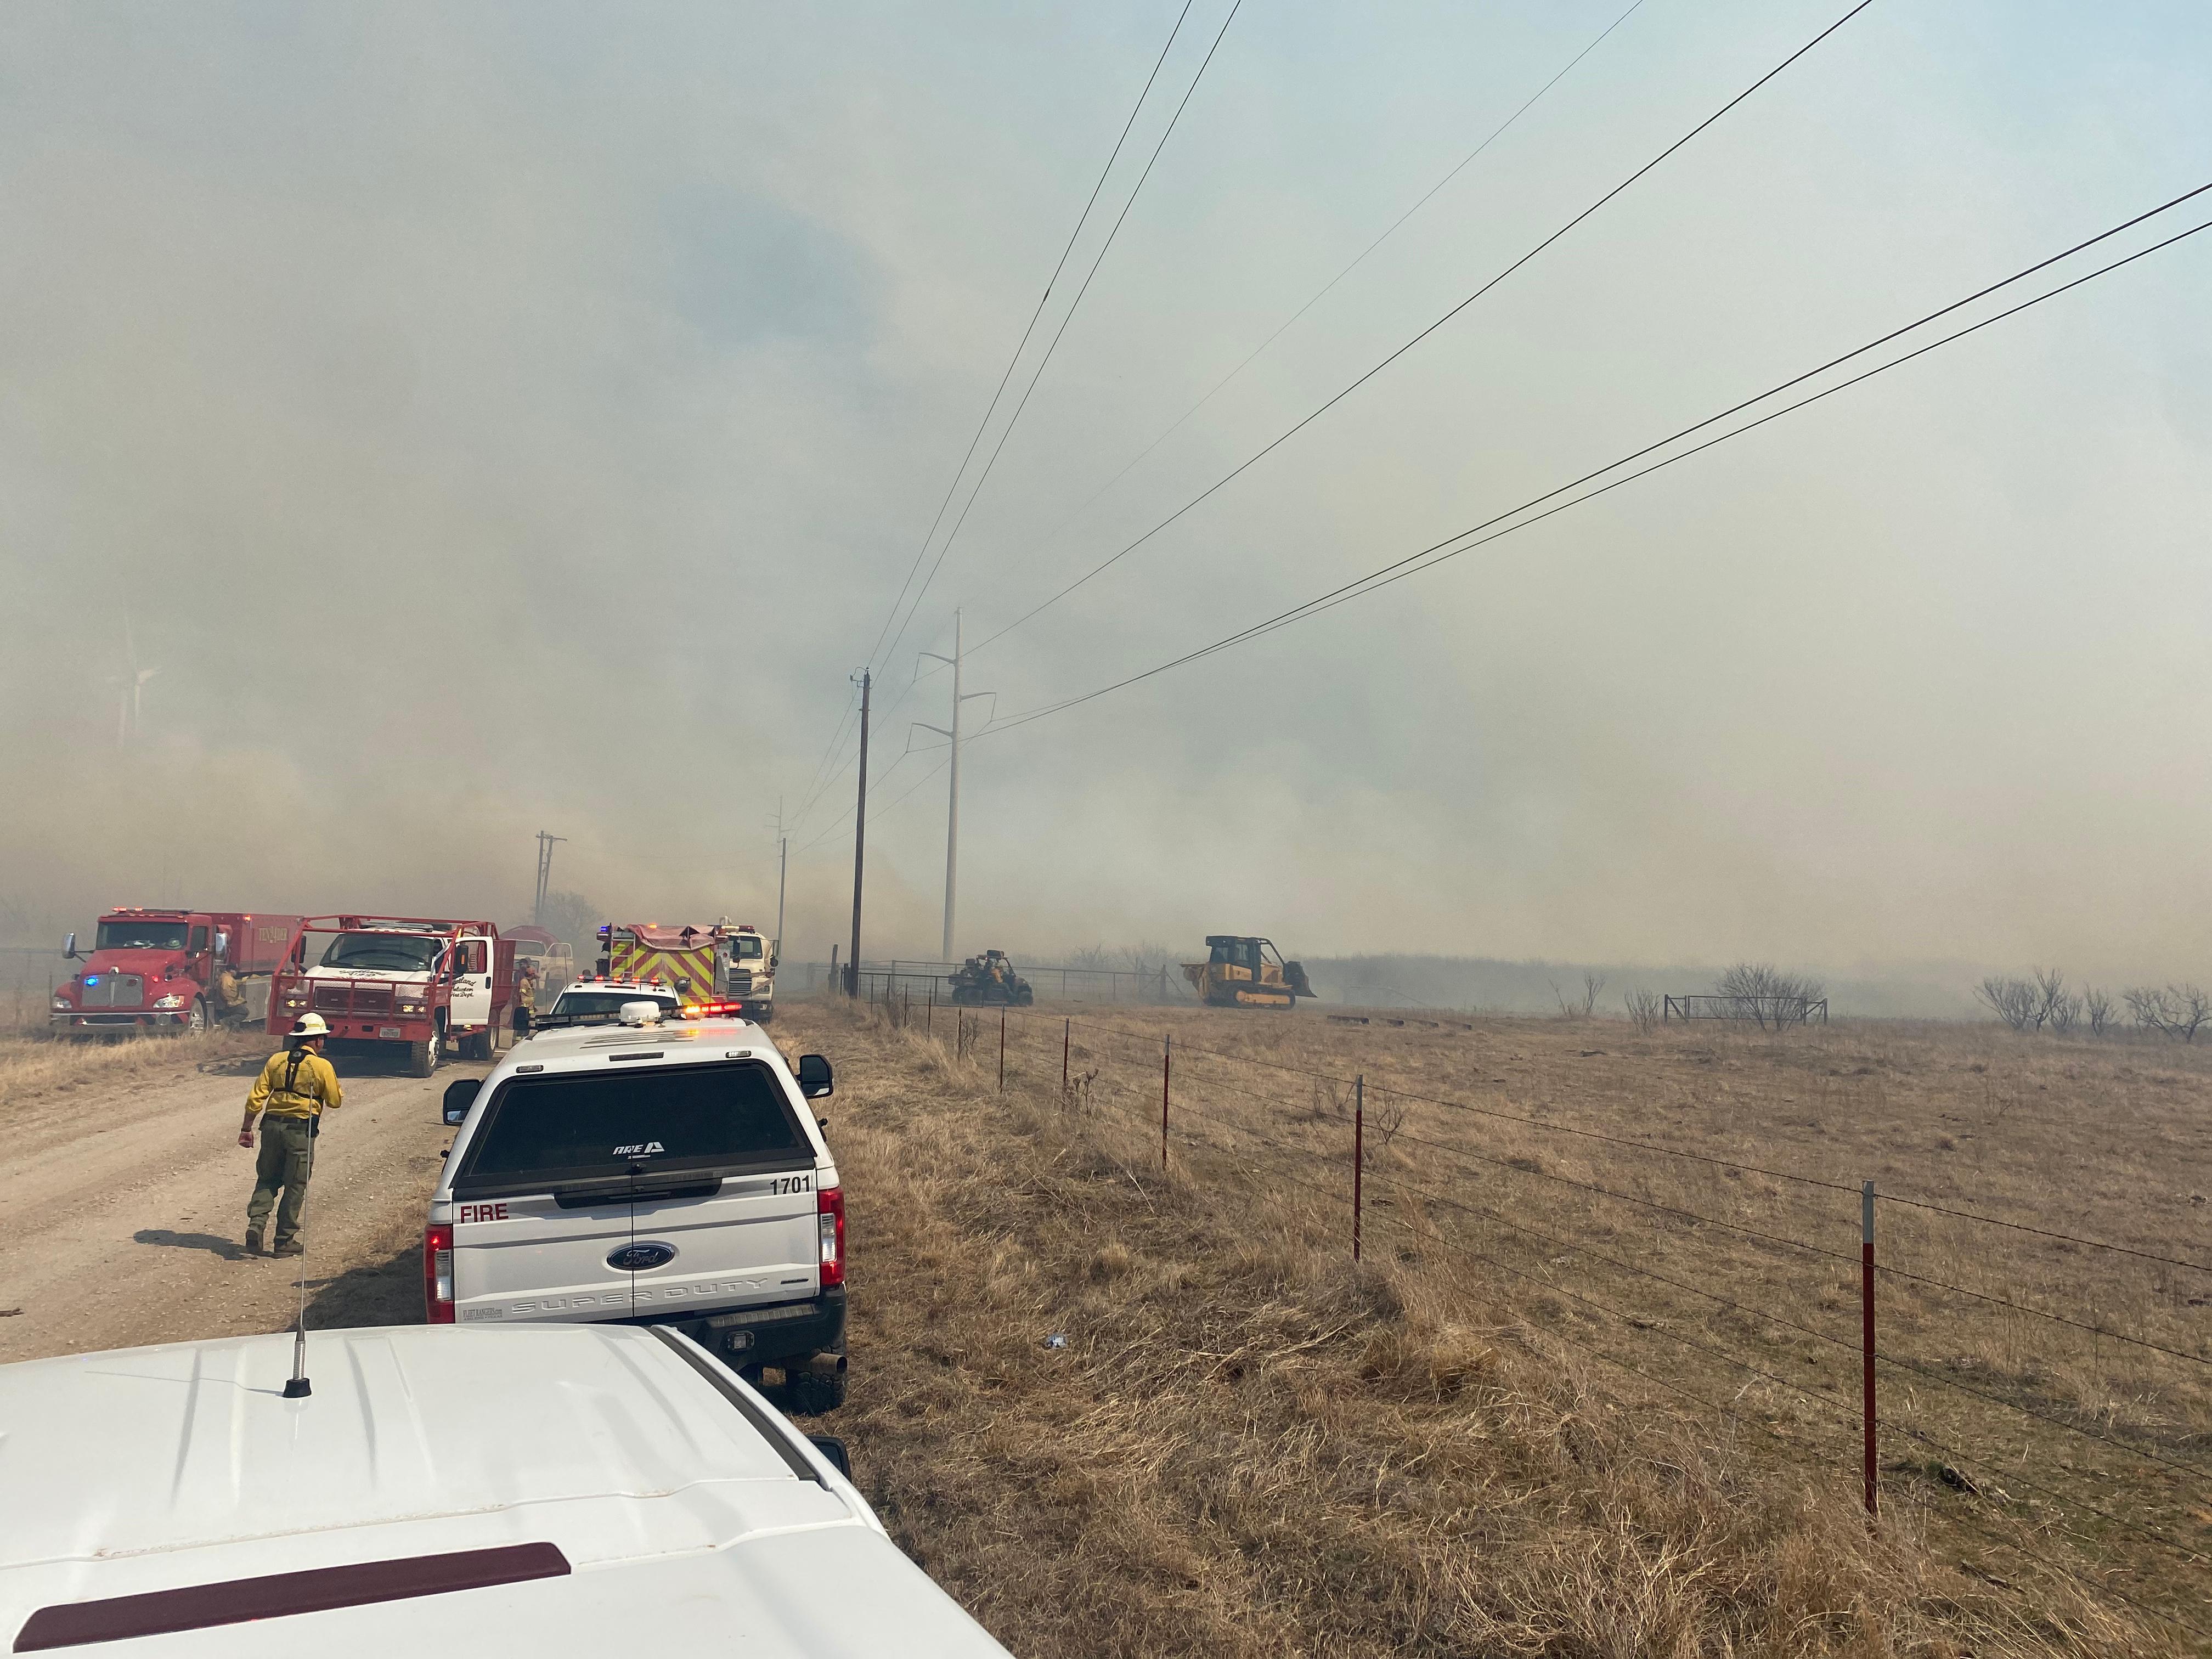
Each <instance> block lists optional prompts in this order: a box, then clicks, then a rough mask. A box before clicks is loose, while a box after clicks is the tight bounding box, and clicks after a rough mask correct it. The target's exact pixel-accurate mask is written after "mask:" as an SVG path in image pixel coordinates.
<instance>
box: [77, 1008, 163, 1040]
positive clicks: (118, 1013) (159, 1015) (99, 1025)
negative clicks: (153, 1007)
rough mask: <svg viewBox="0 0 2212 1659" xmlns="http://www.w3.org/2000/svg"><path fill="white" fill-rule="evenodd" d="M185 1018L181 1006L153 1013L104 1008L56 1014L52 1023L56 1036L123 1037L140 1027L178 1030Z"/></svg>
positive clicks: (148, 1029)
mask: <svg viewBox="0 0 2212 1659" xmlns="http://www.w3.org/2000/svg"><path fill="white" fill-rule="evenodd" d="M185 1018H186V1015H185V1010H183V1009H181V1008H179V1009H175V1010H171V1009H167V1008H163V1009H161V1010H158V1011H155V1012H133V1011H131V1010H130V1009H127V1008H120V1009H102V1010H101V1011H100V1012H98V1013H96V1014H55V1015H53V1016H52V1018H51V1020H50V1022H49V1024H50V1029H51V1030H52V1031H53V1033H54V1035H55V1036H125V1035H127V1034H128V1033H130V1032H131V1031H139V1030H145V1031H160V1030H178V1029H179V1028H180V1027H182V1026H183V1024H184V1023H185Z"/></svg>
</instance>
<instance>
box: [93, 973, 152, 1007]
mask: <svg viewBox="0 0 2212 1659" xmlns="http://www.w3.org/2000/svg"><path fill="white" fill-rule="evenodd" d="M94 977H96V978H97V979H98V980H99V981H100V983H99V984H97V985H94V983H93V982H92V981H90V980H87V981H85V984H84V994H83V996H82V999H81V1000H79V1003H78V1006H80V1007H84V1008H136V1007H137V1006H139V1004H141V1003H143V1001H145V1000H146V976H145V975H143V974H100V975H95V976H94Z"/></svg>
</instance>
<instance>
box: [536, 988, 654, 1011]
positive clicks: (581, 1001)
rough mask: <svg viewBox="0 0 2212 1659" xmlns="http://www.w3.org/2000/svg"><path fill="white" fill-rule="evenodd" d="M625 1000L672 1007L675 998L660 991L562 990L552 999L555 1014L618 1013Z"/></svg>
mask: <svg viewBox="0 0 2212 1659" xmlns="http://www.w3.org/2000/svg"><path fill="white" fill-rule="evenodd" d="M625 1002H652V1003H657V1004H659V1006H661V1007H663V1008H667V1009H671V1010H672V1009H673V1008H674V1007H675V1006H676V999H675V998H674V997H671V996H670V995H668V994H665V992H660V991H563V992H562V993H561V994H560V996H559V997H558V998H557V999H556V1000H555V1001H554V1004H553V1012H555V1013H556V1014H618V1013H620V1012H622V1010H623V1004H624V1003H625Z"/></svg>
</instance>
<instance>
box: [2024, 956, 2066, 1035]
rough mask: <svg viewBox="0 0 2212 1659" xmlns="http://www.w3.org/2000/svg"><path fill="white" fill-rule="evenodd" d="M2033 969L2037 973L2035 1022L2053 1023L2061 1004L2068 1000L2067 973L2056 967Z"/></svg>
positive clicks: (2040, 1024) (2041, 1023)
mask: <svg viewBox="0 0 2212 1659" xmlns="http://www.w3.org/2000/svg"><path fill="white" fill-rule="evenodd" d="M2033 973H2034V975H2035V1023H2036V1024H2037V1025H2039V1026H2044V1025H2051V1024H2055V1023H2056V1020H2057V1013H2058V1010H2059V1008H2060V1006H2062V1005H2063V1003H2064V1002H2065V1000H2066V975H2064V974H2063V973H2061V972H2059V970H2058V969H2056V968H2038V969H2033ZM2069 1024H2071V1022H2070V1021H2069Z"/></svg>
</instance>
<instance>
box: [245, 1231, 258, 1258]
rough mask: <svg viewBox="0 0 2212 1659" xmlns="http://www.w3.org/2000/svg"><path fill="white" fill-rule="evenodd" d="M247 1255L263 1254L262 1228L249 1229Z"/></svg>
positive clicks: (247, 1232) (247, 1233)
mask: <svg viewBox="0 0 2212 1659" xmlns="http://www.w3.org/2000/svg"><path fill="white" fill-rule="evenodd" d="M260 1254H261V1229H260V1228H258V1227H248V1228H247V1229H246V1255H260Z"/></svg>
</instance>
